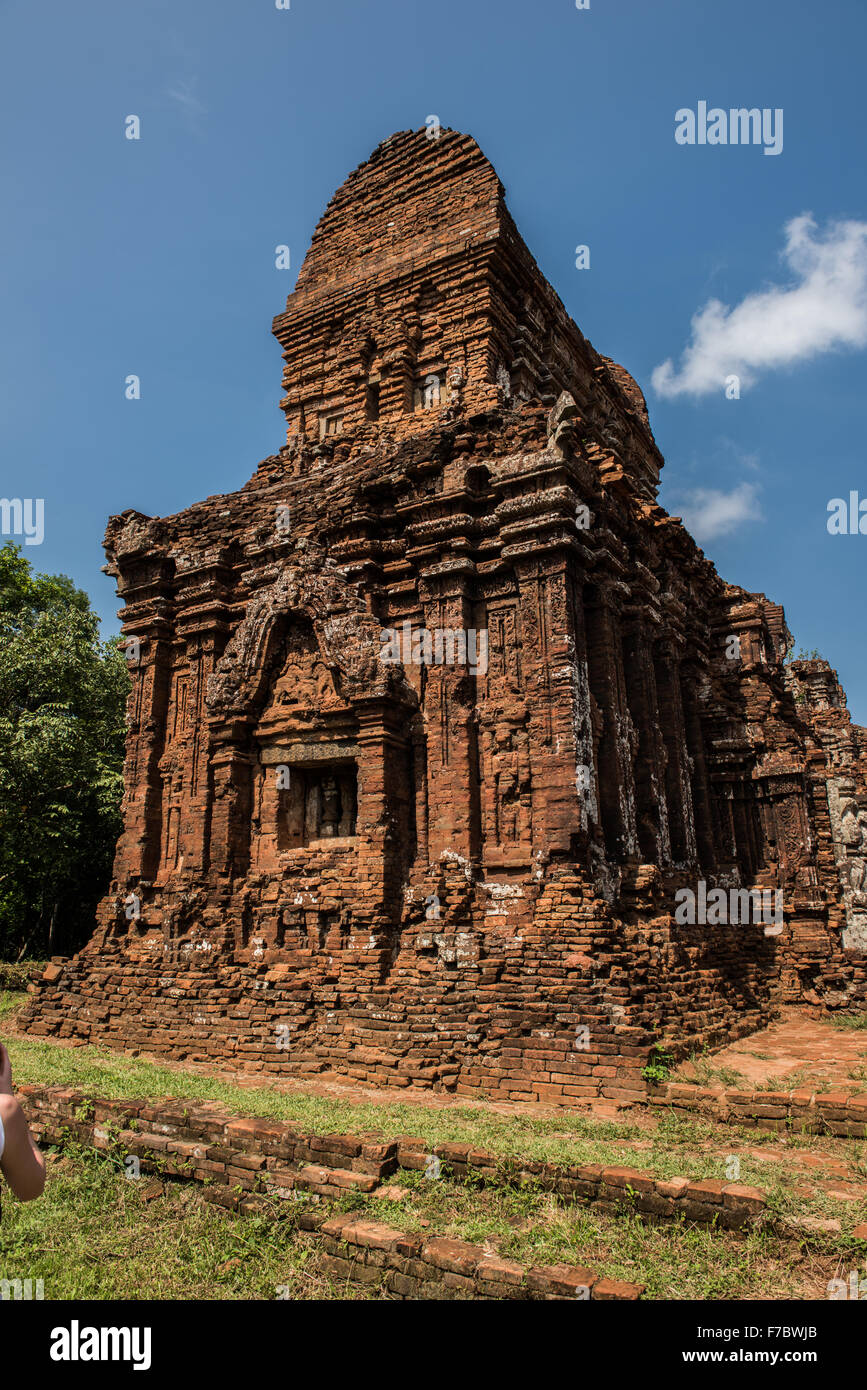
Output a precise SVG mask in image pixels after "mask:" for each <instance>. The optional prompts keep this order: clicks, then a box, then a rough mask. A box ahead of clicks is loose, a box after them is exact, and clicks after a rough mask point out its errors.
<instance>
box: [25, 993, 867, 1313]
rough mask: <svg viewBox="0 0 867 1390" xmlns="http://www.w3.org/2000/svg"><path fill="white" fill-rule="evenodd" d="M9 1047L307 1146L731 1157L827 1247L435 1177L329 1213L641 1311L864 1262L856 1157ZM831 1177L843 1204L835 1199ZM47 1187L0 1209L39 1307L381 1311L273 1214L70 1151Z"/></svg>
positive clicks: (762, 1292)
mask: <svg viewBox="0 0 867 1390" xmlns="http://www.w3.org/2000/svg"><path fill="white" fill-rule="evenodd" d="M24 997H25V996H22V995H14V994H8V993H7V994H2V995H0V1021H2V1019H3V1017H6V1018H7V1019H8V1021H9V1022H12V1016H13V1015H14V1011H15V1010H16V1009H17V1008H18V1007H19V1006H20V1004H21V1002H22V1000H23V998H24ZM8 1045H9V1051H10V1054H11V1057H12V1064H13V1074H14V1077H15V1080H16V1082H18V1083H27V1082H32V1083H35V1084H42V1085H66V1086H73V1087H76V1088H78V1089H80V1090H82V1091H84V1092H86V1093H89V1094H91V1095H93V1096H103V1097H111V1098H123V1097H130V1098H140V1097H154V1098H156V1097H164V1096H176V1097H184V1098H188V1099H210V1100H217V1101H220V1102H222V1103H223V1104H225V1105H226V1106H227V1107H229V1108H231V1109H232V1110H233V1111H234V1112H235V1113H237V1114H239V1115H258V1116H268V1117H274V1118H279V1119H283V1120H287V1121H290V1122H292V1123H294V1124H296V1125H298V1126H299V1127H301V1128H303V1129H306V1130H308V1131H311V1132H317V1133H333V1132H351V1133H355V1134H359V1133H364V1134H369V1135H372V1136H378V1137H382V1138H391V1137H395V1136H397V1135H400V1134H410V1135H414V1136H416V1137H418V1138H420V1139H423V1140H425V1141H426V1142H427V1143H428V1144H429V1145H430V1146H431V1147H433V1146H434V1145H435V1144H437V1143H441V1142H446V1141H458V1142H460V1141H463V1142H472V1143H473V1144H475V1145H478V1146H479V1147H482V1148H485V1149H488V1150H491V1151H493V1152H495V1153H497V1154H498V1155H500V1156H502V1157H504V1158H506V1157H512V1158H525V1159H529V1158H535V1159H546V1160H549V1161H560V1162H568V1163H606V1164H626V1165H628V1166H631V1167H636V1168H640V1169H642V1170H644V1171H648V1172H651V1173H653V1174H654V1175H655V1176H658V1177H672V1176H678V1175H683V1176H688V1177H691V1178H694V1179H695V1178H725V1177H727V1176H729V1174H728V1171H727V1164H728V1163H729V1162H730V1159H731V1157H732V1156H733V1155H737V1157H738V1160H739V1163H740V1173H739V1176H738V1180H739V1181H740V1182H744V1183H751V1184H753V1185H755V1186H757V1187H760V1188H761V1189H762V1190H763V1191H764V1192H765V1193H766V1194H767V1197H768V1201H769V1204H770V1207H771V1210H772V1211H773V1212H774V1213H776V1214H777V1216H779V1217H780V1218H781V1219H783V1220H785V1221H792V1220H795V1219H799V1218H802V1217H804V1216H805V1215H806V1216H809V1217H812V1218H813V1219H814V1221H827V1220H829V1219H830V1220H836V1221H839V1223H840V1226H841V1228H842V1229H841V1230H840V1231H834V1232H830V1231H822V1230H815V1231H812V1232H810V1233H804V1234H803V1237H802V1238H799V1239H785V1240H784V1239H781V1238H780V1236H779V1234H775V1233H774V1232H772V1231H771V1230H768V1229H765V1230H756V1231H752V1232H750V1233H749V1234H747V1235H743V1236H741V1235H734V1234H729V1233H725V1232H720V1231H715V1230H710V1229H707V1228H703V1227H699V1226H692V1225H682V1224H681V1225H675V1224H668V1223H664V1224H659V1225H650V1224H648V1223H644V1222H642V1221H640V1220H639V1219H637V1218H636V1217H635V1216H634V1215H633V1214H632V1213H631V1212H629V1211H628V1210H626V1209H624V1210H623V1211H622V1212H620V1213H614V1214H612V1213H606V1212H602V1211H597V1210H595V1209H593V1208H582V1207H576V1208H568V1207H564V1206H561V1205H558V1203H557V1202H555V1201H554V1200H553V1199H552V1198H551V1197H550V1195H548V1194H546V1193H543V1192H540V1191H534V1190H532V1189H524V1190H519V1191H516V1190H513V1189H511V1188H510V1187H509V1186H508V1185H506V1184H503V1185H502V1186H499V1185H497V1186H491V1187H487V1188H482V1187H479V1186H477V1185H475V1184H474V1183H472V1182H459V1181H456V1180H454V1179H451V1178H450V1177H449V1176H448V1174H447V1172H446V1174H445V1176H444V1177H443V1178H442V1179H441V1180H439V1181H430V1180H429V1179H426V1178H425V1177H424V1176H423V1175H421V1174H416V1173H406V1172H403V1171H399V1172H398V1173H397V1174H396V1175H395V1176H394V1177H393V1178H392V1179H391V1180H390V1185H391V1186H393V1187H396V1188H399V1189H403V1191H402V1193H401V1194H400V1195H399V1196H398V1198H397V1199H396V1200H389V1199H388V1198H383V1197H381V1196H380V1197H378V1196H374V1195H370V1196H360V1195H358V1194H354V1193H353V1194H351V1195H348V1196H347V1197H346V1198H345V1199H343V1200H342V1201H340V1202H338V1203H336V1204H334V1205H335V1208H336V1209H337V1210H352V1211H356V1210H357V1211H358V1212H359V1214H363V1215H364V1216H365V1217H367V1218H369V1219H371V1220H378V1221H384V1222H386V1224H388V1225H391V1226H398V1227H400V1228H402V1229H406V1230H413V1231H426V1232H428V1233H429V1234H431V1235H434V1234H435V1235H448V1236H454V1237H457V1238H460V1239H464V1240H468V1241H471V1242H472V1243H474V1244H478V1245H488V1246H490V1247H491V1248H493V1249H497V1250H498V1251H499V1252H500V1253H501V1254H502V1255H504V1256H506V1257H507V1258H512V1259H516V1260H519V1261H520V1262H522V1263H524V1264H527V1265H532V1264H548V1263H554V1262H557V1261H560V1260H565V1261H567V1262H569V1263H574V1264H583V1265H589V1266H590V1267H591V1268H595V1269H597V1270H598V1271H599V1272H600V1273H604V1274H605V1275H606V1276H608V1277H611V1278H619V1279H625V1280H628V1281H630V1282H634V1283H643V1284H646V1285H647V1293H646V1295H645V1297H652V1298H661V1299H678V1298H689V1299H739V1298H740V1299H753V1298H785V1297H795V1298H825V1297H827V1292H826V1290H827V1282H828V1280H829V1279H831V1278H833V1277H835V1275H837V1274H839V1273H840V1272H841V1271H842V1272H843V1273H844V1275H845V1273H846V1271H848V1270H849V1269H853V1268H856V1267H857V1266H858V1263H859V1258H860V1256H861V1253H862V1251H863V1246H862V1245H861V1244H859V1243H857V1242H855V1241H854V1240H852V1239H851V1235H850V1232H851V1229H852V1227H853V1226H854V1225H855V1224H857V1223H859V1222H864V1221H865V1220H867V1200H865V1198H867V1146H865V1144H864V1143H863V1142H862V1141H856V1140H844V1139H833V1138H830V1137H827V1136H821V1137H817V1136H812V1135H798V1134H789V1135H780V1134H775V1133H768V1132H765V1131H762V1130H754V1129H740V1128H738V1127H736V1126H726V1125H719V1124H715V1123H713V1122H712V1121H710V1120H703V1119H700V1118H696V1117H688V1118H685V1117H680V1116H678V1115H677V1114H675V1113H674V1112H664V1113H662V1114H660V1115H658V1116H656V1117H654V1121H655V1122H652V1123H648V1121H647V1120H646V1119H644V1120H640V1119H639V1118H636V1119H635V1120H630V1119H629V1118H626V1119H624V1120H622V1121H613V1120H604V1119H594V1118H592V1117H590V1116H586V1115H583V1114H577V1113H570V1112H564V1113H562V1114H558V1115H556V1116H554V1117H534V1116H533V1115H532V1114H519V1115H516V1114H503V1113H498V1112H494V1111H491V1110H485V1109H483V1108H475V1107H470V1106H461V1105H454V1106H449V1107H447V1108H434V1107H431V1106H424V1105H412V1104H408V1103H405V1102H400V1101H394V1102H391V1101H386V1102H384V1103H381V1104H380V1103H374V1102H372V1101H369V1102H354V1101H351V1100H349V1099H341V1098H335V1097H332V1096H320V1095H316V1094H313V1093H312V1092H310V1091H291V1090H283V1089H278V1088H277V1087H276V1086H275V1085H273V1084H271V1085H269V1084H267V1083H263V1084H262V1085H261V1086H259V1085H254V1086H250V1085H244V1086H240V1085H237V1084H235V1083H233V1082H232V1081H230V1080H222V1079H219V1078H216V1077H209V1076H207V1075H206V1074H204V1073H202V1072H198V1071H192V1070H186V1069H184V1068H183V1067H182V1066H181V1067H174V1066H173V1067H166V1066H161V1065H160V1064H159V1063H154V1062H149V1061H146V1060H144V1059H140V1058H131V1057H125V1056H124V1055H123V1054H121V1053H118V1052H113V1051H111V1050H109V1049H107V1048H101V1047H92V1046H86V1047H76V1048H71V1047H62V1046H59V1045H57V1044H56V1043H53V1042H44V1041H41V1040H36V1039H31V1038H19V1037H15V1036H14V1035H13V1036H10V1037H9V1038H8ZM284 1084H285V1083H284ZM764 1152H767V1153H768V1157H766V1158H765V1157H762V1154H763V1153H764ZM841 1163H843V1164H845V1165H846V1166H847V1169H848V1182H849V1185H850V1188H851V1191H850V1196H853V1200H841V1199H840V1197H839V1195H837V1196H835V1195H834V1192H833V1185H834V1182H835V1181H836V1182H837V1184H838V1186H839V1183H840V1180H841V1179H840V1171H841V1170H840V1167H839V1165H840V1164H841ZM49 1173H50V1180H49V1182H48V1184H47V1188H46V1194H45V1196H44V1197H43V1198H42V1200H40V1201H38V1202H35V1203H32V1204H29V1205H22V1204H19V1203H17V1202H15V1201H14V1200H13V1199H11V1198H10V1197H9V1196H8V1194H7V1195H6V1199H5V1201H4V1211H3V1223H2V1227H0V1278H7V1279H12V1278H20V1279H25V1278H31V1279H36V1278H42V1279H44V1281H45V1296H46V1298H51V1299H55V1298H133V1297H135V1298H172V1299H196V1298H204V1299H221V1298H275V1297H278V1296H279V1295H278V1292H277V1290H278V1288H279V1289H282V1290H283V1292H284V1295H285V1296H289V1297H291V1298H301V1299H305V1298H312V1299H321V1298H341V1299H342V1298H364V1297H375V1296H378V1295H376V1294H375V1293H371V1291H370V1290H368V1289H361V1288H358V1287H357V1286H354V1285H343V1284H339V1285H338V1284H335V1283H334V1281H333V1280H330V1279H327V1278H325V1277H323V1276H322V1275H321V1274H320V1273H318V1272H317V1269H316V1257H315V1244H314V1241H313V1239H312V1238H311V1237H310V1236H309V1235H307V1234H306V1233H304V1232H301V1231H298V1230H297V1229H296V1228H295V1226H294V1224H293V1212H292V1211H291V1210H290V1211H288V1212H287V1210H286V1206H287V1205H288V1204H285V1203H279V1202H276V1201H275V1203H274V1209H273V1213H272V1214H271V1215H270V1216H255V1217H253V1216H240V1215H236V1214H233V1213H228V1212H226V1211H224V1210H223V1209H221V1208H216V1207H212V1206H210V1205H208V1204H207V1203H206V1202H205V1201H204V1195H203V1192H202V1190H201V1188H199V1187H198V1186H195V1185H192V1184H186V1183H183V1182H180V1181H171V1180H169V1181H166V1182H163V1181H161V1180H160V1181H158V1180H152V1179H151V1180H145V1179H142V1180H139V1181H138V1182H134V1181H129V1180H127V1178H126V1177H125V1175H124V1173H123V1170H122V1168H121V1167H120V1166H119V1162H118V1161H115V1160H113V1159H112V1158H110V1157H108V1156H106V1155H104V1154H96V1153H93V1152H92V1151H90V1150H87V1149H84V1148H79V1147H75V1148H69V1147H66V1148H64V1150H63V1151H62V1152H50V1154H49ZM843 1181H844V1182H845V1181H846V1179H844V1180H843ZM829 1189H831V1190H829Z"/></svg>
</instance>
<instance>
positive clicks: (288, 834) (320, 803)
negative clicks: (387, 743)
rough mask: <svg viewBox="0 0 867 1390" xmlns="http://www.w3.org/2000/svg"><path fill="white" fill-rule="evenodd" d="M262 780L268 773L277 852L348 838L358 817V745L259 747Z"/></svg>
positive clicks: (331, 744)
mask: <svg viewBox="0 0 867 1390" xmlns="http://www.w3.org/2000/svg"><path fill="white" fill-rule="evenodd" d="M262 764H263V768H264V773H265V777H266V779H267V778H268V777H269V773H270V774H271V775H272V776H273V779H274V782H273V785H274V791H275V797H276V806H275V820H276V839H277V848H278V850H287V849H300V848H302V847H304V846H313V845H316V844H317V842H319V841H338V840H348V839H351V838H352V837H354V835H355V833H356V821H357V816H358V749H357V747H356V746H355V745H354V744H340V743H328V742H323V743H319V744H296V745H294V746H289V747H272V748H268V749H266V750H264V751H263V754H262Z"/></svg>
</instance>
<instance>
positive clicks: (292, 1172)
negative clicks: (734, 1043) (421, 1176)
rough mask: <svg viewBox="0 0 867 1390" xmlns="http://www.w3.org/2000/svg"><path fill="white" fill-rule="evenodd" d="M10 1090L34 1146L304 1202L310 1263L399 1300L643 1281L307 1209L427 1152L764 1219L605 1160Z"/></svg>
mask: <svg viewBox="0 0 867 1390" xmlns="http://www.w3.org/2000/svg"><path fill="white" fill-rule="evenodd" d="M18 1094H19V1097H20V1099H21V1102H22V1105H23V1106H24V1108H25V1111H26V1113H27V1116H28V1119H29V1121H30V1123H31V1126H32V1128H33V1131H34V1134H35V1135H36V1137H37V1139H38V1140H39V1141H40V1142H41V1143H43V1144H51V1143H56V1144H59V1145H61V1146H62V1145H63V1144H64V1143H67V1142H69V1141H70V1140H72V1141H77V1142H78V1143H82V1144H85V1145H87V1146H92V1147H94V1148H95V1149H99V1150H103V1151H109V1150H112V1151H114V1152H116V1153H117V1152H120V1153H123V1154H124V1155H126V1156H130V1155H134V1156H136V1157H137V1158H138V1159H139V1162H140V1165H141V1168H142V1169H143V1170H145V1171H148V1172H152V1171H157V1172H158V1173H159V1174H160V1176H162V1177H176V1178H182V1179H186V1180H187V1181H192V1182H200V1183H202V1184H203V1186H204V1188H205V1198H206V1200H207V1201H209V1202H212V1203H215V1204H217V1205H219V1206H223V1207H226V1208H228V1209H230V1210H235V1211H240V1212H242V1213H253V1212H263V1211H266V1210H267V1209H268V1208H270V1209H271V1210H273V1208H274V1202H275V1200H277V1201H280V1200H286V1199H289V1200H293V1199H294V1200H296V1201H298V1200H299V1199H302V1200H303V1207H299V1209H298V1211H297V1219H298V1224H299V1226H300V1228H301V1229H303V1230H305V1231H307V1232H310V1233H313V1234H315V1235H316V1236H318V1238H319V1246H320V1250H319V1254H320V1263H321V1267H322V1268H323V1269H324V1270H325V1271H326V1272H329V1273H331V1274H333V1275H335V1276H337V1277H340V1278H347V1279H350V1280H352V1281H354V1282H361V1283H370V1282H374V1281H380V1282H382V1285H383V1288H384V1289H385V1290H386V1291H387V1292H388V1293H390V1294H393V1295H395V1296H397V1297H401V1298H427V1297H444V1298H448V1297H460V1296H461V1295H462V1294H463V1295H466V1296H468V1297H473V1298H521V1299H524V1298H543V1299H550V1298H576V1297H577V1298H584V1297H586V1298H593V1299H618V1300H634V1299H637V1298H638V1297H639V1296H640V1294H641V1292H642V1289H643V1286H639V1285H634V1284H627V1283H623V1282H621V1281H618V1280H611V1279H606V1278H603V1277H600V1276H599V1275H598V1274H597V1273H596V1272H595V1271H592V1270H587V1269H583V1268H580V1267H574V1266H567V1265H565V1264H557V1265H552V1266H545V1267H543V1268H533V1269H525V1268H524V1267H523V1266H521V1265H519V1264H517V1263H516V1262H515V1261H511V1260H506V1259H502V1258H501V1257H500V1256H499V1255H497V1254H496V1253H492V1252H490V1251H486V1250H484V1249H481V1248H479V1247H476V1246H472V1245H468V1244H467V1243H466V1242H463V1241H455V1240H450V1239H447V1238H445V1237H439V1236H434V1237H427V1236H421V1235H414V1234H407V1233H405V1232H401V1231H396V1230H392V1229H391V1228H390V1227H388V1226H385V1225H381V1224H379V1223H378V1222H372V1221H369V1220H367V1219H362V1218H360V1217H359V1216H358V1214H354V1215H353V1214H346V1213H341V1214H335V1213H333V1212H331V1211H329V1210H328V1209H323V1210H321V1211H320V1210H316V1209H315V1207H316V1204H318V1203H321V1202H322V1201H323V1199H325V1200H329V1199H331V1200H333V1199H335V1198H339V1197H342V1196H345V1195H346V1194H347V1193H348V1192H351V1191H356V1192H359V1193H363V1194H365V1195H366V1194H369V1193H371V1192H373V1191H375V1190H376V1189H377V1188H379V1187H380V1186H381V1184H382V1183H383V1181H384V1180H386V1179H389V1178H390V1177H391V1176H392V1175H393V1174H394V1173H396V1172H398V1170H399V1169H404V1170H415V1171H425V1170H426V1169H427V1168H428V1165H429V1164H430V1161H431V1158H432V1157H433V1158H436V1159H438V1160H439V1163H440V1166H441V1168H442V1169H443V1171H445V1172H446V1173H448V1174H449V1175H452V1176H454V1177H455V1178H456V1179H458V1180H462V1179H463V1180H466V1179H467V1178H469V1179H470V1180H472V1181H477V1182H480V1183H497V1184H498V1185H501V1186H503V1185H506V1186H514V1187H524V1186H528V1185H530V1186H534V1187H535V1188H537V1189H538V1190H541V1191H547V1192H551V1193H553V1194H555V1195H556V1196H557V1197H558V1198H559V1199H560V1200H562V1201H564V1202H568V1203H582V1204H589V1203H598V1204H599V1205H600V1206H602V1207H603V1208H606V1207H607V1208H617V1209H620V1210H622V1209H623V1208H624V1207H626V1208H627V1209H630V1210H634V1211H635V1212H636V1213H638V1214H640V1215H642V1216H645V1217H648V1218H649V1219H651V1220H654V1221H659V1220H678V1219H681V1218H682V1219H684V1220H687V1221H690V1222H693V1223H698V1224H704V1225H715V1226H717V1227H720V1228H724V1229H727V1230H740V1229H743V1228H745V1227H748V1226H750V1225H752V1224H753V1223H755V1222H756V1221H757V1220H758V1219H760V1218H762V1217H763V1216H764V1214H765V1210H766V1202H765V1197H764V1195H763V1194H762V1193H761V1192H760V1191H758V1189H756V1188H752V1187H747V1186H743V1185H740V1184H737V1183H727V1182H717V1181H705V1182H691V1181H690V1180H689V1179H688V1178H685V1177H676V1178H670V1179H665V1180H663V1179H656V1178H654V1177H652V1176H651V1175H650V1174H648V1173H644V1172H641V1171H639V1170H637V1169H632V1168H626V1167H614V1166H606V1165H604V1164H583V1165H568V1164H554V1163H544V1162H540V1161H530V1162H519V1161H514V1160H513V1161H512V1162H508V1161H505V1160H503V1159H501V1158H500V1157H498V1156H497V1155H496V1154H493V1153H490V1152H489V1151H487V1150H484V1149H479V1148H477V1147H475V1146H473V1145H470V1144H459V1143H443V1144H438V1145H436V1146H435V1147H434V1148H433V1150H432V1151H431V1150H430V1149H429V1148H428V1147H427V1146H426V1144H425V1142H424V1141H423V1140H421V1139H416V1138H412V1137H406V1136H401V1137H398V1138H395V1139H391V1140H386V1141H381V1140H379V1139H370V1138H366V1137H364V1136H358V1135H352V1134H325V1135H315V1134H310V1133H307V1132H304V1131H302V1130H300V1129H298V1128H296V1127H295V1126H293V1125H291V1124H289V1123H287V1122H285V1121H281V1120H272V1119H262V1118H256V1117H252V1118H250V1117H238V1116H236V1115H234V1114H233V1113H232V1112H231V1111H230V1110H229V1109H227V1108H226V1107H224V1106H222V1105H220V1104H219V1103H218V1102H215V1101H185V1100H178V1099H165V1100H160V1101H156V1102H149V1101H146V1100H107V1099H104V1098H96V1097H93V1096H92V1095H89V1094H87V1093H85V1092H83V1091H79V1090H75V1089H70V1088H67V1087H62V1086H29V1085H28V1086H22V1087H20V1088H19V1092H18Z"/></svg>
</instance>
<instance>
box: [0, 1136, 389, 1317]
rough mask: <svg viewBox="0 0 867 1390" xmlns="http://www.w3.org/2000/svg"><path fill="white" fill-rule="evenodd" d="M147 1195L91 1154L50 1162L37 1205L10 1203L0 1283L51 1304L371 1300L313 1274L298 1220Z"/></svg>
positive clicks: (171, 1193) (191, 1194)
mask: <svg viewBox="0 0 867 1390" xmlns="http://www.w3.org/2000/svg"><path fill="white" fill-rule="evenodd" d="M149 1185H150V1184H149V1182H148V1180H147V1179H141V1180H139V1181H137V1182H132V1181H129V1180H128V1179H127V1178H126V1177H125V1176H124V1175H123V1174H122V1173H121V1171H120V1170H119V1168H118V1166H117V1165H116V1164H114V1163H112V1162H111V1160H110V1159H108V1158H106V1157H105V1156H104V1155H101V1154H97V1153H95V1152H94V1151H93V1150H90V1149H86V1148H79V1147H75V1148H72V1149H66V1150H64V1152H63V1154H62V1155H58V1154H53V1155H52V1156H51V1157H50V1159H49V1181H48V1183H47V1184H46V1188H45V1193H44V1195H43V1196H42V1197H41V1198H40V1200H39V1201H37V1202H29V1203H26V1204H23V1203H20V1202H16V1201H15V1200H14V1199H13V1198H11V1197H9V1196H8V1194H4V1200H3V1222H2V1225H0V1278H2V1279H22V1280H23V1279H33V1280H36V1279H42V1280H43V1281H44V1296H45V1299H46V1300H55V1299H67V1298H68V1299H115V1298H117V1299H139V1298H140V1299H166V1298H171V1299H184V1300H186V1299H276V1298H278V1297H280V1296H281V1294H280V1293H278V1289H283V1290H284V1291H285V1292H284V1294H283V1295H282V1296H288V1297H290V1298H292V1299H323V1298H326V1299H331V1298H339V1299H346V1298H365V1297H368V1296H369V1294H368V1292H367V1291H366V1290H364V1289H361V1288H359V1287H357V1286H355V1285H350V1284H344V1283H343V1282H342V1281H334V1280H330V1279H328V1278H326V1277H325V1276H323V1275H322V1274H321V1273H319V1272H318V1271H317V1270H316V1261H315V1259H314V1247H313V1243H312V1241H311V1239H310V1237H309V1236H308V1235H306V1234H305V1233H303V1232H299V1231H297V1230H296V1229H295V1228H294V1227H293V1225H292V1221H291V1215H292V1214H291V1213H288V1214H286V1213H283V1214H282V1219H278V1220H276V1221H275V1220H269V1219H266V1218H264V1217H260V1216H240V1215H237V1214H235V1213H231V1212H226V1211H224V1210H222V1209H220V1208H217V1207H213V1206H208V1205H207V1204H206V1203H205V1201H204V1199H203V1195H202V1190H201V1188H198V1187H196V1186H193V1185H192V1184H185V1183H172V1184H167V1185H166V1187H165V1191H164V1193H163V1194H162V1195H159V1196H156V1197H154V1198H152V1199H151V1200H146V1196H145V1194H146V1191H147V1189H148V1187H149Z"/></svg>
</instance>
